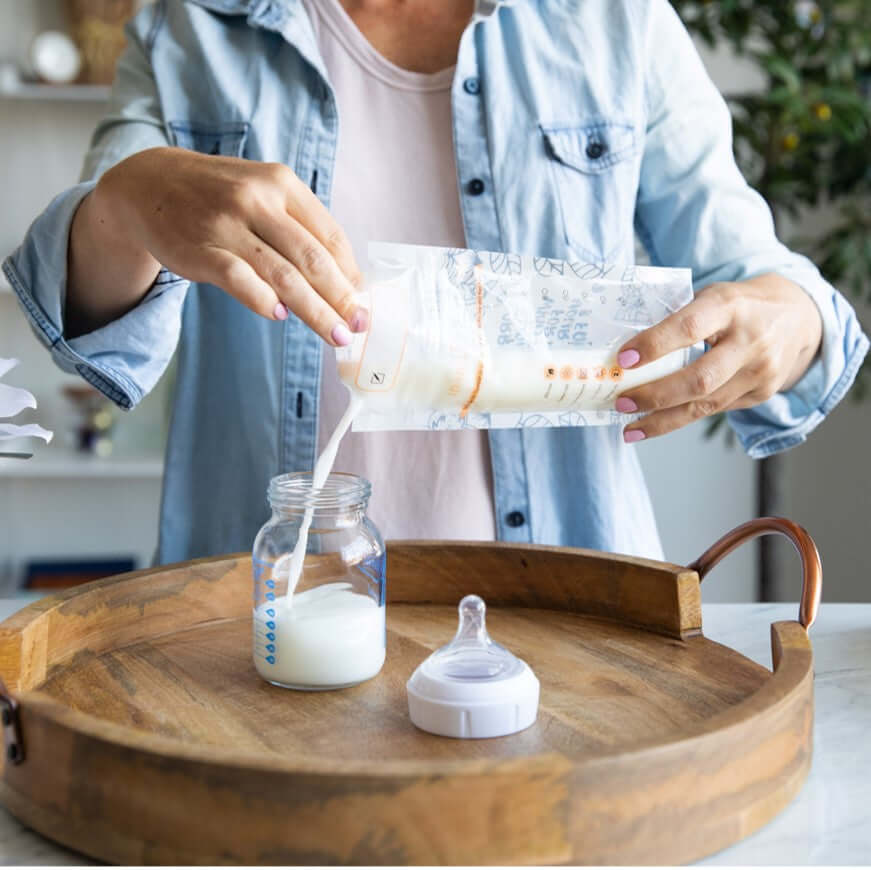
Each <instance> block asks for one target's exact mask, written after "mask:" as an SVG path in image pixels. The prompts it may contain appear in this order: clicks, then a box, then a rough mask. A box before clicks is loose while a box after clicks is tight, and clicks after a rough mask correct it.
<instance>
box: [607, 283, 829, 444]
mask: <svg viewBox="0 0 871 870" xmlns="http://www.w3.org/2000/svg"><path fill="white" fill-rule="evenodd" d="M821 340H822V319H821V318H820V313H819V310H818V309H817V306H816V304H815V303H814V302H813V300H812V299H811V297H810V296H809V295H808V294H807V293H806V292H805V291H804V290H802V289H801V287H799V286H798V285H797V284H794V283H793V282H792V281H789V280H787V279H786V278H782V277H781V276H779V275H773V274H771V275H761V276H759V277H757V278H751V279H749V280H747V281H741V282H737V283H728V284H727V283H723V284H711V285H710V286H709V287H706V288H705V289H704V290H701V291H700V292H699V293H698V294H697V295H696V298H695V299H694V300H693V301H692V302H690V304H689V305H687V306H686V307H684V308H682V309H681V310H680V311H676V312H675V313H674V314H672V315H670V316H669V317H667V318H666V319H665V320H663V321H662V322H661V323H658V324H657V325H656V326H652V327H650V329H646V330H645V331H644V332H640V333H638V335H636V336H634V337H633V338H632V339H630V340H629V341H627V342H626V344H624V345H623V346H622V347H621V348H620V351H619V353H618V354H617V361H618V362H619V363H620V365H621V366H623V368H633V367H634V366H636V365H645V364H646V363H650V362H653V361H654V360H656V359H659V358H660V357H662V356H665V355H666V354H667V353H671V352H672V351H675V350H679V349H680V348H683V347H689V346H691V345H693V344H696V343H697V342H701V341H704V342H707V344H708V345H709V346H710V350H708V352H707V353H705V354H704V356H702V357H700V358H699V359H698V360H696V361H695V362H694V363H692V364H691V365H689V366H687V367H686V368H684V369H681V370H680V371H678V372H675V373H674V374H672V375H669V376H668V377H665V378H660V379H659V380H657V381H651V382H650V383H648V384H644V385H643V386H640V387H636V388H634V389H632V390H627V391H626V392H625V393H623V394H622V395H621V396H620V398H619V399H618V400H617V410H618V411H623V412H624V413H635V412H636V411H640V412H642V413H645V414H646V415H647V416H645V417H644V418H642V419H640V420H637V421H636V422H634V423H631V424H630V425H629V426H627V427H626V428H625V429H624V431H623V440H624V441H626V442H627V443H630V444H631V443H633V442H635V441H641V440H642V439H644V438H653V437H655V436H657V435H664V434H666V433H667V432H672V431H674V430H675V429H679V428H680V427H681V426H686V425H687V423H692V422H693V421H695V420H699V419H701V418H702V417H707V416H709V415H711V414H716V413H718V412H720V411H730V410H736V409H738V408H750V407H752V406H753V405H758V404H759V403H760V402H764V401H765V400H766V399H769V398H771V396H773V395H774V394H775V393H777V392H780V391H781V390H786V389H789V388H790V387H792V386H793V385H794V384H796V383H797V382H798V381H799V380H800V379H801V377H802V375H804V373H805V372H806V371H807V369H808V366H809V365H810V363H811V362H812V361H813V359H814V357H815V356H816V355H817V351H818V350H819V347H820V342H821Z"/></svg>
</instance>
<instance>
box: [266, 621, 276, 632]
mask: <svg viewBox="0 0 871 870" xmlns="http://www.w3.org/2000/svg"><path fill="white" fill-rule="evenodd" d="M266 627H267V628H268V629H269V630H270V631H275V623H274V622H272V620H270V621H269V622H267V623H266Z"/></svg>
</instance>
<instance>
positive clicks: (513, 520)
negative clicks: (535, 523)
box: [505, 511, 526, 529]
mask: <svg viewBox="0 0 871 870" xmlns="http://www.w3.org/2000/svg"><path fill="white" fill-rule="evenodd" d="M505 522H506V523H508V525H509V526H511V528H512V529H517V528H520V526H522V525H523V524H524V523H525V522H526V517H525V516H523V514H522V513H521V512H520V511H511V513H510V514H508V516H506V517H505Z"/></svg>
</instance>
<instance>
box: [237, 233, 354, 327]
mask: <svg viewBox="0 0 871 870" xmlns="http://www.w3.org/2000/svg"><path fill="white" fill-rule="evenodd" d="M253 229H254V231H255V232H256V233H257V235H258V236H260V238H261V239H263V241H264V242H266V243H267V244H268V245H269V246H270V247H271V248H273V249H274V250H275V251H277V252H278V254H279V255H280V256H281V257H282V258H283V259H284V260H285V261H287V262H290V263H292V264H293V265H294V266H295V267H296V268H297V270H298V271H299V272H300V273H301V274H302V276H303V278H304V279H305V280H306V281H307V282H308V284H309V285H310V286H311V287H313V288H314V290H315V292H316V293H317V294H318V295H319V296H320V297H321V298H322V299H323V300H324V301H325V302H326V304H327V305H329V306H330V307H331V308H332V309H333V310H334V311H336V312H337V313H338V315H339V317H341V318H342V319H343V320H344V321H345V323H346V325H347V326H349V327H350V328H351V331H352V332H364V331H365V330H366V329H367V328H368V326H369V316H368V312H367V311H366V309H365V308H363V307H362V306H361V305H360V303H359V300H358V298H357V290H356V288H355V287H354V285H353V284H352V283H351V282H350V281H349V280H348V278H347V276H346V275H345V274H344V272H342V270H341V269H340V268H339V265H338V263H337V262H336V260H335V259H334V258H333V255H332V254H331V253H330V252H329V251H328V250H327V249H326V248H325V247H324V246H323V245H322V244H321V243H320V242H319V241H318V240H317V239H316V238H315V237H314V236H313V235H312V234H311V233H310V232H309V231H308V230H307V229H306V228H305V227H304V226H303V225H302V224H301V223H299V221H297V220H294V219H293V218H292V217H290V216H287V217H286V218H284V219H279V220H268V221H263V220H261V221H259V222H257V223H256V224H255V226H254V227H253Z"/></svg>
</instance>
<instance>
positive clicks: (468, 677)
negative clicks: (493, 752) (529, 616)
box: [407, 595, 539, 737]
mask: <svg viewBox="0 0 871 870" xmlns="http://www.w3.org/2000/svg"><path fill="white" fill-rule="evenodd" d="M459 610H460V624H459V626H458V627H457V633H456V635H455V636H454V639H453V640H452V641H451V642H450V643H449V644H448V645H447V646H443V647H441V649H437V650H436V651H435V652H434V653H433V654H432V655H431V656H430V657H429V658H428V659H426V660H424V661H423V662H422V663H421V664H420V665H419V666H418V668H417V670H415V672H414V673H413V674H412V675H411V678H410V679H409V681H408V683H407V690H408V713H409V716H410V717H411V721H412V722H413V723H414V724H415V725H417V727H418V728H422V729H423V730H424V731H429V732H431V733H432V734H441V735H443V736H445V737H502V736H505V735H506V734H514V733H515V732H516V731H522V730H523V729H524V728H528V727H529V726H530V725H532V723H533V722H535V717H536V714H537V712H538V693H539V685H538V680H537V679H536V677H535V674H534V673H533V672H532V670H531V669H530V667H529V665H527V664H526V662H524V661H522V660H521V659H519V658H517V656H515V655H512V654H511V653H510V652H509V651H508V650H507V649H505V647H502V646H499V644H498V643H494V642H493V641H492V640H490V635H488V634H487V623H486V611H487V608H486V606H485V605H484V602H483V601H482V600H481V599H480V598H479V597H478V596H477V595H467V596H466V597H465V598H464V599H463V600H462V601H461V602H460V608H459Z"/></svg>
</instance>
